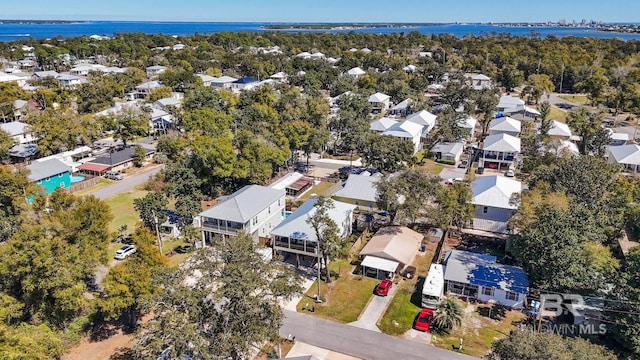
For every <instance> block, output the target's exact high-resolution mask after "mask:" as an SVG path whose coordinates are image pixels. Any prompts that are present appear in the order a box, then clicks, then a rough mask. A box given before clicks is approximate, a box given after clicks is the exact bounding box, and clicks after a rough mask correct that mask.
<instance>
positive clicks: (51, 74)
mask: <svg viewBox="0 0 640 360" xmlns="http://www.w3.org/2000/svg"><path fill="white" fill-rule="evenodd" d="M58 76H60V74H58V72H57V71H54V70H48V71H35V72H34V73H33V75H31V78H33V79H46V78H53V79H57V78H58Z"/></svg>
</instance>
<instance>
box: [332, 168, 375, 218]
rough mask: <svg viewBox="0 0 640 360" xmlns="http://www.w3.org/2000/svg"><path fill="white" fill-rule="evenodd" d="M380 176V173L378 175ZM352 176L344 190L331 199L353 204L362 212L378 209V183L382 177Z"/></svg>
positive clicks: (343, 187) (341, 189)
mask: <svg viewBox="0 0 640 360" xmlns="http://www.w3.org/2000/svg"><path fill="white" fill-rule="evenodd" d="M378 174H380V173H378ZM378 174H375V175H358V174H350V175H349V177H348V178H347V181H345V183H344V185H342V188H340V189H339V190H338V191H336V192H335V193H333V195H331V197H332V198H333V199H335V200H337V201H341V202H344V203H348V204H352V205H355V206H357V207H358V208H360V209H362V210H369V211H373V210H375V209H376V208H377V206H378V205H377V196H378V187H377V186H378V181H380V176H379V175H378Z"/></svg>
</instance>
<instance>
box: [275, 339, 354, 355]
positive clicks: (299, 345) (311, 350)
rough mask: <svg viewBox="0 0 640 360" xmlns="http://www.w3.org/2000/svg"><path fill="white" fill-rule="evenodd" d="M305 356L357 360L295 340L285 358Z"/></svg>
mask: <svg viewBox="0 0 640 360" xmlns="http://www.w3.org/2000/svg"><path fill="white" fill-rule="evenodd" d="M305 356H315V357H316V358H318V359H319V360H359V359H358V358H355V357H353V356H349V355H345V354H341V353H337V352H333V351H331V350H327V349H323V348H319V347H317V346H313V345H309V344H306V343H303V342H300V341H296V343H295V345H293V347H292V348H291V350H289V353H288V354H287V356H286V357H285V359H288V358H295V357H305Z"/></svg>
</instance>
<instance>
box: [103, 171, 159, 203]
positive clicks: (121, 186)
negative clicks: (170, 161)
mask: <svg viewBox="0 0 640 360" xmlns="http://www.w3.org/2000/svg"><path fill="white" fill-rule="evenodd" d="M161 169H162V166H158V167H156V168H153V169H151V170H149V171H146V172H144V173H142V174H138V175H134V176H125V178H124V179H123V180H120V181H117V182H114V183H113V184H112V185H109V186H107V187H105V188H102V189H99V190H96V191H94V192H93V193H92V195H93V196H95V197H97V198H99V199H106V198H109V197H112V196H114V195H117V194H119V193H122V192H125V191H128V190H130V189H133V188H134V187H136V186H138V185H140V184H143V183H144V182H145V181H147V180H148V179H149V178H150V177H151V176H153V175H155V174H157V173H158V172H159V171H160V170H161Z"/></svg>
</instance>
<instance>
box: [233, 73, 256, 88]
mask: <svg viewBox="0 0 640 360" xmlns="http://www.w3.org/2000/svg"><path fill="white" fill-rule="evenodd" d="M257 83H258V80H256V79H254V78H252V77H244V78H242V79H238V80H236V81H234V82H232V83H231V90H232V91H235V92H240V91H242V90H251V89H253V88H254V87H255V86H256V85H257Z"/></svg>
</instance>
